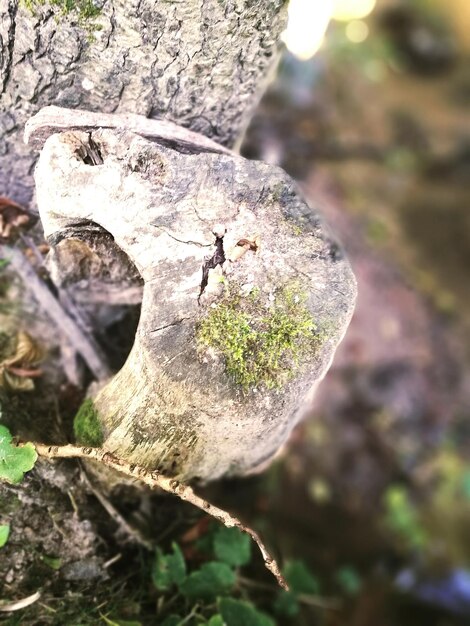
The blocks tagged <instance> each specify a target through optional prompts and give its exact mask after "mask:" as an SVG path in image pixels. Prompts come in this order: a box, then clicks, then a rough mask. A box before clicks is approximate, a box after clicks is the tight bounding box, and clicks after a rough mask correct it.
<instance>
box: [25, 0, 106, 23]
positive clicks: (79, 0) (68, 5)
mask: <svg viewBox="0 0 470 626" xmlns="http://www.w3.org/2000/svg"><path fill="white" fill-rule="evenodd" d="M22 2H23V4H24V6H25V7H26V8H27V9H28V10H29V11H30V12H31V13H33V14H34V13H35V12H36V10H37V8H38V7H40V6H44V5H47V4H49V5H52V6H57V7H60V8H61V9H62V13H63V14H64V15H69V14H74V15H76V16H77V17H78V19H79V21H80V22H84V21H86V20H90V19H93V18H94V17H96V16H97V15H99V14H100V13H101V9H100V8H99V7H97V6H96V5H95V4H94V3H93V1H92V0H22Z"/></svg>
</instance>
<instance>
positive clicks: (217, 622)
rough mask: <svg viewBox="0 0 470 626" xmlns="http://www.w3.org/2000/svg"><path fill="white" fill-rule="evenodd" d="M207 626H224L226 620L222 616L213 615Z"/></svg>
mask: <svg viewBox="0 0 470 626" xmlns="http://www.w3.org/2000/svg"><path fill="white" fill-rule="evenodd" d="M207 626H224V618H223V617H222V615H219V614H217V615H213V616H212V617H211V618H210V620H209V621H208V622H207Z"/></svg>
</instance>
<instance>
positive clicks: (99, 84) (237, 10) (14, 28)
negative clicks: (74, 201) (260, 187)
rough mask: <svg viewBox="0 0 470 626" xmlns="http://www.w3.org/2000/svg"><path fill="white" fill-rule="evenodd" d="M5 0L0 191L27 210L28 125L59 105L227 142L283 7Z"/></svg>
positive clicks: (278, 2)
mask: <svg viewBox="0 0 470 626" xmlns="http://www.w3.org/2000/svg"><path fill="white" fill-rule="evenodd" d="M26 4H28V5H29V3H26V2H25V3H22V2H20V1H19V0H0V46H1V47H0V138H1V143H0V195H6V196H9V197H11V198H12V199H14V200H16V201H17V202H19V203H20V204H23V205H25V206H26V205H29V204H30V203H31V200H32V196H33V189H34V184H33V178H32V172H33V164H34V161H35V155H33V154H32V151H31V148H30V147H28V146H25V145H24V143H23V130H24V125H25V122H26V121H27V120H28V118H30V117H31V116H32V115H34V114H35V113H36V112H37V111H38V110H39V109H40V108H42V107H44V106H47V105H51V104H55V105H59V106H63V107H67V108H80V109H85V110H89V111H99V112H102V113H114V112H119V113H124V112H129V113H138V114H141V115H144V116H146V117H149V118H164V119H168V120H171V121H174V122H177V123H178V124H180V125H182V126H185V127H187V128H190V129H192V130H195V131H197V132H199V133H202V134H204V135H206V136H207V137H211V138H213V139H215V140H216V141H217V142H219V143H221V144H223V145H226V146H233V145H234V143H235V141H236V139H237V137H239V136H240V134H241V133H242V132H243V130H244V127H245V125H246V123H247V120H248V118H249V115H250V112H251V111H252V109H253V107H254V106H255V105H256V103H257V100H258V97H259V96H260V94H261V91H262V85H263V83H264V81H265V79H266V77H267V75H268V73H269V69H270V68H271V67H273V65H274V63H275V59H276V56H277V55H276V50H277V46H278V43H277V42H278V40H279V35H280V33H281V32H282V29H283V28H284V26H285V18H286V11H285V4H286V3H285V0H184V1H183V2H180V1H176V0H104V2H99V3H98V2H96V6H98V5H99V6H100V7H101V9H100V10H99V11H98V14H97V15H96V16H95V17H86V16H85V14H84V13H85V11H84V10H81V9H80V7H81V6H83V5H84V2H83V1H81V0H78V1H77V2H76V4H75V6H76V7H77V8H75V9H73V10H71V11H70V12H68V13H66V14H64V12H63V10H62V9H61V8H60V7H59V6H53V5H51V4H49V3H48V2H43V0H32V1H31V4H32V6H33V7H34V10H33V12H32V11H31V10H30V9H28V8H26Z"/></svg>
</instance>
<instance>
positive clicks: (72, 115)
mask: <svg viewBox="0 0 470 626" xmlns="http://www.w3.org/2000/svg"><path fill="white" fill-rule="evenodd" d="M97 128H114V129H116V130H130V131H132V132H133V133H136V134H137V135H140V136H141V137H145V138H146V139H149V140H156V141H160V142H168V143H171V144H175V145H177V146H182V147H186V148H188V149H191V148H192V149H193V150H194V149H197V150H198V151H203V150H207V151H208V152H219V153H221V154H230V152H231V151H230V150H229V149H228V148H225V147H224V146H221V145H220V144H218V143H216V142H215V141H212V140H211V139H208V138H207V137H205V136H204V135H201V134H200V133H195V132H193V131H191V130H188V129H187V128H183V127H182V126H178V124H173V123H172V122H167V121H165V120H149V119H147V118H146V117H143V116H142V115H134V114H132V113H125V114H113V113H93V112H92V111H81V110H79V109H64V108H63V107H57V106H49V107H44V108H43V109H41V110H40V111H39V112H38V113H36V115H34V116H33V117H32V118H31V119H29V120H28V121H27V122H26V125H25V132H24V141H25V143H27V144H29V145H30V146H31V147H32V148H35V149H36V150H40V149H41V148H42V146H43V145H44V142H45V141H46V139H47V138H48V137H50V136H51V135H53V134H54V133H58V132H63V131H66V130H83V131H86V130H96V129H97Z"/></svg>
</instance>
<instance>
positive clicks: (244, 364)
mask: <svg viewBox="0 0 470 626" xmlns="http://www.w3.org/2000/svg"><path fill="white" fill-rule="evenodd" d="M305 301H306V296H305V294H303V293H302V292H301V291H300V290H299V289H298V288H296V287H284V288H282V289H280V290H278V291H277V292H276V293H275V297H274V301H273V302H268V305H269V306H266V302H265V298H263V296H262V295H261V294H260V292H259V290H254V291H253V292H252V293H251V294H250V295H249V296H247V297H243V296H242V295H241V294H240V293H236V294H235V295H234V294H230V295H229V296H228V297H226V298H225V299H224V300H223V301H222V302H220V303H219V304H218V305H217V306H216V307H215V308H213V309H211V310H210V312H209V314H208V315H207V317H206V318H205V319H203V320H202V321H201V322H200V324H199V326H198V329H197V340H198V343H199V345H200V346H201V347H202V348H203V347H205V346H208V347H212V348H215V349H216V350H217V351H218V352H220V353H221V354H222V355H223V356H224V359H225V367H226V371H227V373H228V374H229V375H230V376H231V377H232V378H233V380H234V381H235V383H237V384H238V385H240V386H241V387H243V388H244V389H245V390H248V389H249V388H250V387H256V386H259V385H264V386H265V387H267V388H268V389H272V388H275V387H281V386H282V385H283V384H285V383H286V382H288V381H289V380H290V379H291V378H292V377H293V376H294V374H295V373H296V371H298V369H299V368H300V366H301V364H302V362H303V361H305V359H306V358H307V357H308V355H309V354H311V353H312V351H313V350H315V348H316V347H317V346H318V342H319V339H320V336H319V334H318V332H317V326H316V324H315V323H314V320H313V318H312V316H311V314H310V311H309V310H308V309H307V307H306V305H305Z"/></svg>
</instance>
